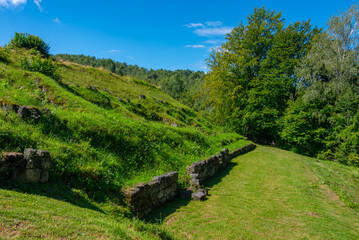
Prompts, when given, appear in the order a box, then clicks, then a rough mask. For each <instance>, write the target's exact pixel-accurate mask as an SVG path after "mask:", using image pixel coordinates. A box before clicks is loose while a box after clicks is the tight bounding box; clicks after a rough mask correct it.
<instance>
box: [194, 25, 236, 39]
mask: <svg viewBox="0 0 359 240" xmlns="http://www.w3.org/2000/svg"><path fill="white" fill-rule="evenodd" d="M232 29H233V28H231V27H216V28H199V29H196V30H194V31H193V32H194V33H195V34H197V35H199V36H202V37H210V36H222V35H226V34H228V33H230V32H231V31H232Z"/></svg>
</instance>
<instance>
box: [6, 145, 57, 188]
mask: <svg viewBox="0 0 359 240" xmlns="http://www.w3.org/2000/svg"><path fill="white" fill-rule="evenodd" d="M50 167H51V156H50V153H49V152H48V151H45V150H35V149H32V148H27V149H25V151H24V154H22V153H14V152H12V153H4V154H2V156H1V157H0V178H3V179H11V180H14V181H22V182H29V183H46V182H48V180H49V169H50Z"/></svg>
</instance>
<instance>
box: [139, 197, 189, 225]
mask: <svg viewBox="0 0 359 240" xmlns="http://www.w3.org/2000/svg"><path fill="white" fill-rule="evenodd" d="M189 202H190V201H189V200H183V199H180V198H176V199H174V200H172V201H170V202H168V203H166V204H165V205H163V206H162V207H161V208H158V209H155V210H154V211H152V213H151V214H150V215H148V216H147V217H146V218H144V219H143V220H144V221H145V222H148V223H162V222H163V221H164V219H165V218H166V217H168V216H169V215H171V214H173V213H174V212H176V210H177V209H180V208H181V207H184V206H186V205H187V204H188V203H189Z"/></svg>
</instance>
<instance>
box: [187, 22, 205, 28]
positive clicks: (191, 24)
mask: <svg viewBox="0 0 359 240" xmlns="http://www.w3.org/2000/svg"><path fill="white" fill-rule="evenodd" d="M184 26H185V27H188V28H197V27H204V25H203V24H202V23H190V24H185V25H184Z"/></svg>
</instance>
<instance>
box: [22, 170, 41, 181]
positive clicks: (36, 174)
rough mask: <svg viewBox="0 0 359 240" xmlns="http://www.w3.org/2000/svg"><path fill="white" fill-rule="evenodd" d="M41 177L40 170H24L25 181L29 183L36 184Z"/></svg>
mask: <svg viewBox="0 0 359 240" xmlns="http://www.w3.org/2000/svg"><path fill="white" fill-rule="evenodd" d="M40 177H41V169H38V168H35V169H26V170H25V181H26V182H29V183H38V182H39V181H40Z"/></svg>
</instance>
